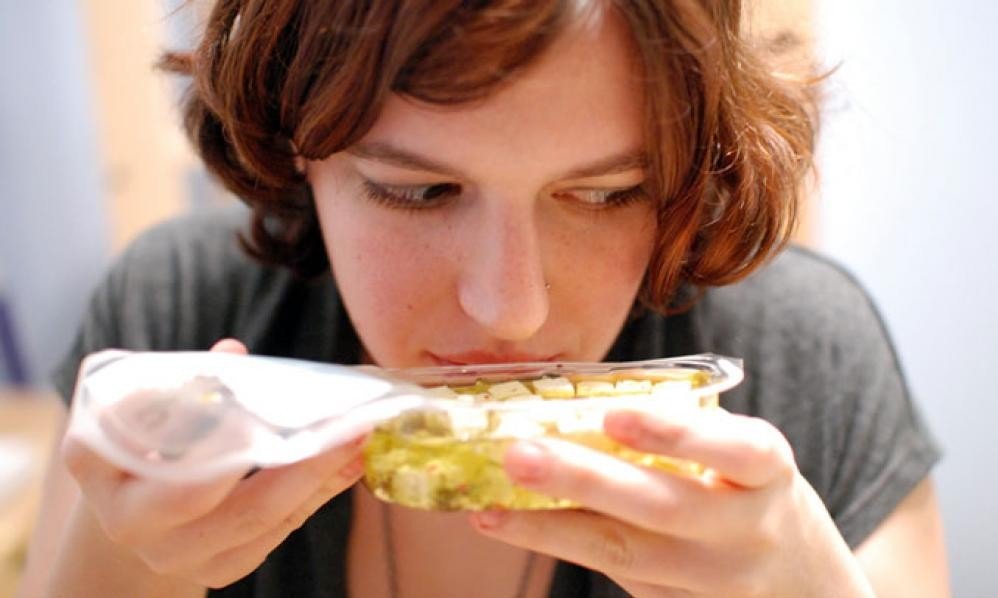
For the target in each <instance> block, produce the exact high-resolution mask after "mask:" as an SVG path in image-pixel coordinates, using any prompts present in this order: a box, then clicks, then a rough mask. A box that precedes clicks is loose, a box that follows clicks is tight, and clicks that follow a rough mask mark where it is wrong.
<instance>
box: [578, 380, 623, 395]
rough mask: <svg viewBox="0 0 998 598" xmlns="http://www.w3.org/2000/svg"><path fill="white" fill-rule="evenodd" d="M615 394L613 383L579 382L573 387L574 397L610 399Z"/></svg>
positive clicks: (602, 381)
mask: <svg viewBox="0 0 998 598" xmlns="http://www.w3.org/2000/svg"><path fill="white" fill-rule="evenodd" d="M615 394H616V393H615V392H614V391H613V382H607V381H604V380H580V381H579V382H578V383H577V384H576V385H575V396H577V397H612V396H614V395H615Z"/></svg>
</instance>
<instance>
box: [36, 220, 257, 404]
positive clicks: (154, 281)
mask: <svg viewBox="0 0 998 598" xmlns="http://www.w3.org/2000/svg"><path fill="white" fill-rule="evenodd" d="M239 216H240V214H239V213H237V212H231V211H229V212H225V213H208V214H192V215H187V216H184V217H181V218H177V219H174V220H171V221H168V222H166V223H163V224H161V225H159V226H156V227H154V228H152V229H150V230H149V231H146V232H145V233H143V234H142V235H141V236H140V237H139V238H138V239H136V240H135V241H134V242H133V243H132V244H131V245H130V246H129V247H128V248H127V249H126V250H125V251H124V252H123V253H122V255H121V256H120V257H119V258H118V259H117V261H116V262H115V263H114V264H113V265H112V267H111V268H110V270H109V271H108V272H107V274H106V275H105V276H104V279H103V280H102V281H101V283H100V284H99V285H98V286H97V288H96V289H95V290H94V291H93V294H92V296H91V299H90V302H89V304H88V307H87V309H86V310H85V312H84V315H83V318H82V320H81V323H80V326H79V329H78V331H77V333H76V337H75V339H74V341H73V343H72V345H71V348H70V350H69V351H68V353H67V354H66V356H65V357H64V358H63V359H62V361H61V362H60V363H59V364H58V365H57V367H56V369H55V371H54V372H53V376H52V378H53V383H54V385H55V387H56V389H57V390H58V392H59V394H60V395H61V396H62V397H63V399H64V400H65V401H67V403H68V402H69V401H71V397H72V393H73V389H74V386H75V384H76V378H77V374H78V371H79V367H80V362H81V361H82V360H83V358H84V357H86V356H87V355H88V354H90V353H93V352H97V351H100V350H103V349H109V348H114V349H126V350H132V351H150V350H204V349H207V348H209V347H210V345H211V343H212V342H213V341H214V340H217V339H218V338H220V337H221V336H223V334H224V332H225V329H224V324H225V317H224V314H225V310H226V309H227V303H228V302H229V299H228V294H230V293H228V288H229V286H230V285H226V284H224V283H225V281H224V277H225V276H226V273H225V268H224V267H223V266H222V265H221V264H223V263H224V262H225V261H226V259H230V258H229V256H230V255H234V254H235V252H237V251H238V247H237V245H236V242H235V231H236V225H235V224H233V223H234V222H237V221H238V217H239Z"/></svg>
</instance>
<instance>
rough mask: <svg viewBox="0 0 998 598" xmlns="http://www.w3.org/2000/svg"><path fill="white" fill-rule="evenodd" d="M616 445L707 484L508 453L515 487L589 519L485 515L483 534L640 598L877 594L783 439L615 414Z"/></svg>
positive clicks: (539, 448)
mask: <svg viewBox="0 0 998 598" xmlns="http://www.w3.org/2000/svg"><path fill="white" fill-rule="evenodd" d="M604 427H605V430H606V432H607V434H608V435H609V436H611V437H612V438H614V439H616V440H617V441H619V442H621V443H623V444H625V445H627V446H630V447H632V448H634V449H637V450H640V451H644V452H648V453H656V454H661V455H668V456H670V457H677V458H681V459H689V460H693V461H696V462H699V463H702V464H704V465H706V466H707V467H708V468H709V469H710V472H709V473H708V474H706V475H705V476H703V477H702V478H699V479H698V478H693V477H686V476H681V475H673V474H669V473H666V472H663V471H658V470H653V469H649V468H644V467H641V466H638V465H633V464H631V463H628V462H625V461H622V460H620V459H616V458H614V457H611V456H609V455H607V454H605V453H600V452H597V451H594V450H591V449H588V448H586V447H583V446H580V445H577V444H573V443H569V442H565V441H556V440H544V441H539V442H529V443H528V442H521V443H518V444H516V445H514V446H513V447H511V448H510V449H509V450H508V452H507V453H506V457H505V467H506V471H507V473H508V474H509V475H510V476H511V477H512V479H513V480H514V481H515V482H516V483H518V484H520V485H522V486H524V487H526V488H530V489H533V490H537V491H539V492H542V493H545V494H549V495H553V496H558V497H564V498H569V499H573V500H575V501H577V502H579V503H580V504H582V505H584V506H585V509H584V510H581V509H580V510H566V511H550V512H488V513H480V514H477V515H473V516H472V520H473V523H474V524H475V525H476V527H477V528H478V529H479V530H480V531H481V532H482V533H484V534H486V535H488V536H491V537H494V538H496V539H499V540H502V541H505V542H508V543H510V544H515V545H517V546H522V547H524V548H528V549H531V550H535V551H538V552H543V553H547V554H550V555H552V556H555V557H557V558H560V559H563V560H566V561H571V562H574V563H577V564H580V565H583V566H585V567H588V568H590V569H594V570H597V571H601V572H603V573H605V574H606V575H607V576H609V577H610V578H611V579H613V580H614V581H616V582H617V583H618V584H619V585H620V586H622V587H623V588H624V589H626V590H627V591H628V592H630V593H631V594H632V595H634V596H637V597H639V598H643V597H665V596H684V597H685V596H689V597H692V596H697V597H700V596H711V597H725V598H737V597H748V596H760V597H761V596H766V597H779V596H788V597H790V596H793V597H799V596H809V597H820V596H829V597H831V596H834V597H836V598H842V597H847V596H872V590H871V589H870V586H869V582H868V581H867V580H866V578H865V577H864V575H863V572H862V570H861V569H860V567H859V564H858V562H857V561H856V559H855V558H854V557H853V555H852V553H851V551H850V550H849V548H848V546H847V545H846V544H845V541H844V540H843V539H842V537H841V536H840V535H839V533H838V530H837V529H836V528H835V525H834V523H833V522H832V520H831V518H830V516H829V515H828V512H827V510H826V509H825V507H824V505H823V504H822V502H821V500H820V499H819V498H818V496H817V494H816V493H815V492H814V490H813V489H812V488H811V486H810V485H809V484H808V483H807V482H806V481H805V480H804V478H803V477H802V476H801V474H800V473H799V471H798V470H797V467H796V464H795V463H794V458H793V454H792V450H791V448H790V445H789V444H788V443H787V441H786V439H785V438H784V437H783V436H782V434H780V432H779V431H777V430H776V428H774V427H773V426H771V425H770V424H768V423H767V422H765V421H763V420H760V419H756V418H750V417H745V416H740V415H733V414H730V413H727V412H724V411H716V412H704V413H699V412H698V413H689V414H684V415H682V416H681V417H671V416H670V417H668V418H664V417H656V416H654V415H650V414H647V413H639V412H616V413H613V414H610V415H608V416H607V418H606V421H605V423H604Z"/></svg>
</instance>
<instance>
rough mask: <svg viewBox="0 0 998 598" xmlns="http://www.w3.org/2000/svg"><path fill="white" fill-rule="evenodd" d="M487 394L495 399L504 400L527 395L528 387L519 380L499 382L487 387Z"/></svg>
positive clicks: (528, 392)
mask: <svg viewBox="0 0 998 598" xmlns="http://www.w3.org/2000/svg"><path fill="white" fill-rule="evenodd" d="M488 392H489V394H490V395H492V398H493V399H495V400H497V401H505V400H507V399H511V398H513V397H517V396H522V395H529V394H530V389H529V388H527V387H526V386H525V385H524V384H523V382H520V381H519V380H511V381H509V382H500V383H499V384H493V385H492V386H490V387H489V391H488Z"/></svg>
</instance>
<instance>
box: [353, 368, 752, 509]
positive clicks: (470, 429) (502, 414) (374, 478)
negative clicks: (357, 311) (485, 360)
mask: <svg viewBox="0 0 998 598" xmlns="http://www.w3.org/2000/svg"><path fill="white" fill-rule="evenodd" d="M386 374H388V375H389V376H391V377H395V378H398V379H401V380H406V381H409V382H413V383H415V384H418V385H420V386H422V387H424V388H425V389H426V390H427V392H428V393H429V394H430V395H431V396H432V398H431V399H430V400H428V401H427V402H426V403H425V404H423V405H419V406H416V407H413V408H410V409H405V410H404V411H402V412H401V413H399V414H398V415H396V416H394V417H392V418H390V419H388V420H386V421H383V422H381V423H380V424H379V425H377V427H376V428H375V429H374V432H373V434H372V437H371V440H370V442H369V443H368V444H367V446H366V447H365V476H364V482H365V484H366V485H367V486H368V487H369V488H370V489H371V490H372V491H373V492H374V494H375V495H376V496H378V497H379V498H381V499H382V500H386V501H389V502H395V503H398V504H402V505H405V506H409V507H416V508H421V509H433V510H482V509H496V508H501V509H556V508H568V507H573V506H575V505H574V504H573V503H571V502H570V501H568V500H564V499H558V498H553V497H548V496H544V495H541V494H538V493H536V492H533V491H530V490H527V489H524V488H521V487H518V486H516V485H514V484H513V483H512V482H511V481H510V480H509V478H508V477H507V476H506V474H505V472H504V470H503V466H502V460H503V454H504V452H505V449H506V447H507V446H508V445H509V443H510V442H513V441H515V440H520V439H530V438H539V437H548V438H561V439H565V440H569V441H572V442H577V443H579V444H583V445H586V446H589V447H592V448H595V449H598V450H601V451H604V452H607V453H610V454H613V455H615V456H617V457H620V458H622V459H626V460H629V461H632V462H635V463H639V464H641V465H645V466H649V467H658V468H662V469H665V470H668V471H673V472H677V473H685V474H691V475H696V474H699V473H701V472H702V471H703V468H702V467H701V466H700V465H698V464H696V463H691V462H688V461H682V460H678V459H671V458H668V457H664V456H661V455H651V454H646V453H640V452H637V451H634V450H632V449H630V448H627V447H625V446H622V445H620V444H619V443H617V442H615V441H613V440H611V439H610V438H609V437H607V436H606V435H605V434H604V433H603V417H604V415H605V414H606V413H607V412H609V411H612V410H615V409H638V410H643V411H650V412H656V413H661V414H668V413H670V412H677V411H682V410H689V409H713V408H716V407H717V406H718V395H719V394H720V393H721V392H723V391H725V390H727V389H729V388H731V387H733V386H735V385H736V384H738V383H739V382H740V381H741V379H742V368H741V362H740V360H736V359H731V358H726V357H721V356H716V355H694V356H689V357H681V358H673V359H658V360H652V361H642V362H627V363H595V364H594V363H589V364H582V363H534V364H508V365H487V366H480V367H442V368H424V369H409V370H387V371H386Z"/></svg>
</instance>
